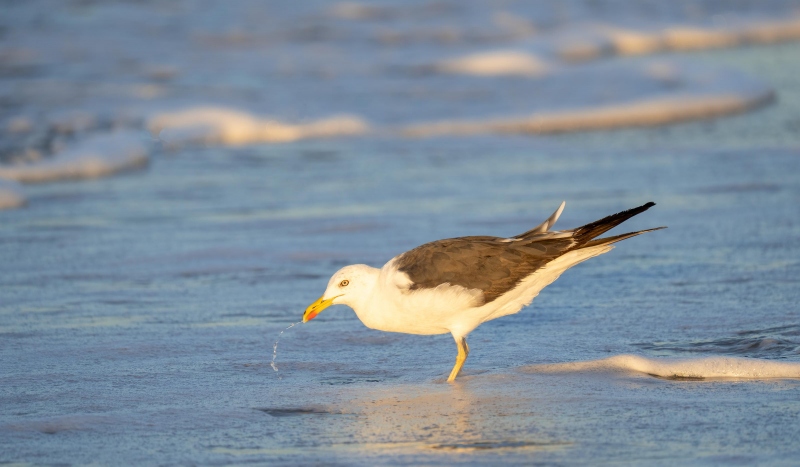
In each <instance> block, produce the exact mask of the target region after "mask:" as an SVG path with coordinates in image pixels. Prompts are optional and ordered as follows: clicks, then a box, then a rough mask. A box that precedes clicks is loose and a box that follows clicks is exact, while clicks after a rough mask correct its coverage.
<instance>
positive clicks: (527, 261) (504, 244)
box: [395, 202, 663, 303]
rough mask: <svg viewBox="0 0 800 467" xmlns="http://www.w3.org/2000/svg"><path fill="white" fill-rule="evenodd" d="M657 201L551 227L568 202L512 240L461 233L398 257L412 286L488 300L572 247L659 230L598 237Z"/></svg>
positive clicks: (610, 241)
mask: <svg viewBox="0 0 800 467" xmlns="http://www.w3.org/2000/svg"><path fill="white" fill-rule="evenodd" d="M654 205H655V203H653V202H649V203H646V204H644V205H642V206H639V207H637V208H633V209H629V210H627V211H622V212H618V213H616V214H612V215H610V216H607V217H604V218H602V219H600V220H597V221H595V222H592V223H589V224H586V225H584V226H582V227H578V228H577V229H571V230H563V231H558V232H554V231H549V229H550V227H552V225H553V223H555V221H556V219H558V216H559V215H560V214H561V211H562V209H563V208H564V203H562V204H561V206H559V208H558V209H557V210H556V212H554V213H553V215H552V216H550V218H549V219H547V220H546V221H545V222H544V223H542V224H541V225H539V226H537V227H535V228H534V229H532V230H529V231H527V232H525V233H523V234H520V235H517V236H515V237H513V238H498V237H459V238H449V239H446V240H438V241H435V242H431V243H426V244H424V245H421V246H418V247H417V248H414V249H413V250H410V251H408V252H406V253H403V254H402V255H400V256H399V257H398V258H397V259H396V260H395V265H396V266H397V268H398V269H399V270H400V271H403V272H405V273H406V274H408V277H409V279H411V282H412V284H411V285H410V289H411V290H416V289H424V288H435V287H437V286H439V285H441V284H444V283H450V284H452V285H459V286H461V287H464V288H467V289H479V290H481V291H482V292H483V298H484V303H489V302H491V301H493V300H495V299H497V297H499V296H500V295H502V294H504V293H505V292H507V291H509V290H511V289H513V288H514V287H515V286H516V285H517V284H519V282H520V281H522V280H523V279H524V278H526V277H528V276H529V275H531V274H533V273H534V272H535V271H536V270H537V269H539V268H541V267H543V266H544V265H546V264H547V263H549V262H550V261H552V260H554V259H556V258H558V257H559V256H561V255H563V254H564V253H567V252H568V251H570V250H575V249H579V248H585V247H590V246H595V245H599V244H604V243H616V242H618V241H621V240H624V239H626V238H630V237H634V236H636V235H639V234H642V233H645V232H650V231H653V230H658V229H660V228H663V227H659V228H656V229H647V230H640V231H638V232H630V233H627V234H622V235H617V236H615V237H607V238H602V239H597V240H595V238H596V237H598V236H600V235H602V234H603V233H605V232H607V231H608V230H610V229H612V228H614V227H616V226H617V225H619V224H621V223H623V222H625V221H626V220H628V219H630V218H631V217H633V216H635V215H637V214H640V213H642V212H644V211H646V210H648V209H650V208H651V207H652V206H654Z"/></svg>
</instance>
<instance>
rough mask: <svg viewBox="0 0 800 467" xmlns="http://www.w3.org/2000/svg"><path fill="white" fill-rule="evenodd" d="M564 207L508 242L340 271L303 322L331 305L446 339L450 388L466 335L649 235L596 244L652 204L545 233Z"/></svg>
mask: <svg viewBox="0 0 800 467" xmlns="http://www.w3.org/2000/svg"><path fill="white" fill-rule="evenodd" d="M565 205H566V202H562V203H561V205H560V206H559V208H558V209H557V210H556V211H555V212H554V213H553V214H552V215H551V216H550V217H549V218H547V220H545V221H544V222H542V223H541V224H539V225H538V226H536V227H534V228H533V229H531V230H528V231H527V232H525V233H522V234H519V235H516V236H513V237H510V238H502V237H490V236H471V237H458V238H448V239H444V240H436V241H433V242H430V243H426V244H424V245H420V246H418V247H416V248H414V249H412V250H409V251H407V252H405V253H402V254H400V255H397V256H395V257H394V258H392V259H391V260H389V262H387V263H386V264H385V265H384V266H383V267H381V268H373V267H371V266H367V265H365V264H353V265H350V266H345V267H343V268H342V269H340V270H338V271H337V272H336V273H335V274H334V275H333V276H332V277H331V279H330V281H329V282H328V287H327V288H326V289H325V293H324V294H322V296H321V297H320V298H319V299H318V300H317V301H315V302H314V303H312V304H311V305H310V306H309V307H308V308H306V311H305V313H304V314H303V322H304V323H307V322H308V321H310V320H312V319H314V317H315V316H317V315H318V314H319V313H320V312H321V311H322V310H324V309H325V308H327V307H329V306H331V305H339V304H341V305H347V306H349V307H351V308H352V309H353V310H354V311H355V313H356V315H357V316H358V319H360V320H361V322H362V323H364V325H365V326H367V327H368V328H372V329H378V330H381V331H387V332H401V333H407V334H423V335H432V334H447V333H450V334H452V336H453V339H455V341H456V348H457V351H458V354H457V356H456V363H455V366H454V367H453V370H452V371H451V372H450V376H449V377H448V378H447V381H448V382H453V381H455V379H456V376H458V374H459V373H460V372H461V368H462V367H463V366H464V362H465V361H466V360H467V356H468V355H469V346H467V335H468V334H469V333H470V332H472V330H474V329H475V328H477V327H478V326H479V325H481V324H482V323H485V322H486V321H490V320H493V319H497V318H500V317H503V316H506V315H511V314H514V313H517V312H519V311H520V310H521V309H522V308H523V307H525V306H527V305H529V304H530V303H531V302H532V301H533V299H534V298H535V297H536V296H537V295H538V294H539V292H540V291H541V290H542V289H543V288H545V287H547V286H548V285H550V284H551V283H552V282H553V281H555V280H556V279H558V277H559V276H560V275H561V273H563V272H564V271H566V270H567V269H569V268H571V267H572V266H575V265H576V264H578V263H582V262H583V261H586V260H587V259H589V258H593V257H595V256H598V255H602V254H603V253H607V252H609V251H610V250H611V249H613V248H614V244H615V243H617V242H619V241H621V240H625V239H628V238H631V237H635V236H637V235H640V234H643V233H645V232H652V231H654V230H660V229H664V228H666V227H656V228H653V229H647V230H639V231H637V232H629V233H625V234H622V235H616V236H613V237H606V238H597V237H599V236H600V235H602V234H603V233H605V232H607V231H608V230H611V229H612V228H614V227H616V226H617V225H619V224H621V223H623V222H625V221H626V220H628V219H630V218H631V217H633V216H635V215H637V214H640V213H642V212H644V211H646V210H648V209H649V208H651V207H652V206H655V203H653V202H649V203H647V204H644V205H642V206H639V207H637V208H633V209H629V210H627V211H623V212H620V213H617V214H612V215H610V216H608V217H604V218H603V219H600V220H598V221H595V222H592V223H589V224H586V225H584V226H582V227H578V228H575V229H571V230H560V231H559V230H550V228H551V227H553V224H555V222H556V220H557V219H558V217H559V216H560V215H561V212H562V211H563V210H564V206H565Z"/></svg>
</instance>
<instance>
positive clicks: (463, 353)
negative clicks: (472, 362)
mask: <svg viewBox="0 0 800 467" xmlns="http://www.w3.org/2000/svg"><path fill="white" fill-rule="evenodd" d="M454 337H455V336H454ZM456 347H457V348H458V355H456V365H455V366H454V367H453V371H451V372H450V376H449V377H448V378H447V382H448V383H452V382H453V381H455V380H456V376H458V374H459V373H460V372H461V367H463V366H464V362H466V361H467V356H469V346H468V345H467V338H466V337H456Z"/></svg>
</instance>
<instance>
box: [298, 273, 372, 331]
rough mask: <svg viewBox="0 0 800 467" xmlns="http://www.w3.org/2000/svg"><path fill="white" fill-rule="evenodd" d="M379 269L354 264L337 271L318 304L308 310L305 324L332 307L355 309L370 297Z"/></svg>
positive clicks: (304, 320)
mask: <svg viewBox="0 0 800 467" xmlns="http://www.w3.org/2000/svg"><path fill="white" fill-rule="evenodd" d="M378 271H379V270H378V269H375V268H373V267H370V266H367V265H366V264H353V265H350V266H345V267H343V268H342V269H339V270H338V271H336V273H335V274H334V275H333V276H331V280H329V281H328V287H327V288H326V289H325V293H324V294H322V296H321V297H319V299H317V301H316V302H314V303H312V304H311V305H309V306H308V308H306V312H305V313H304V314H303V322H304V323H307V322H309V321H311V320H312V319H314V317H315V316H317V315H318V314H319V313H320V312H321V311H322V310H324V309H325V308H328V307H329V306H331V305H349V306H350V307H352V308H355V306H356V305H357V304H359V303H360V302H361V301H362V300H363V299H365V298H366V297H368V296H369V294H370V292H371V291H372V288H373V286H374V285H375V278H376V276H377V273H378Z"/></svg>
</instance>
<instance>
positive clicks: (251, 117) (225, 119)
mask: <svg viewBox="0 0 800 467" xmlns="http://www.w3.org/2000/svg"><path fill="white" fill-rule="evenodd" d="M147 127H148V129H149V130H150V132H151V133H152V134H153V136H157V137H158V138H159V139H160V140H161V141H163V142H164V143H165V144H167V145H168V146H172V147H175V146H181V145H184V144H198V143H201V144H224V145H231V146H238V145H245V144H255V143H265V142H271V143H282V142H290V141H297V140H300V139H306V138H328V137H334V136H349V135H358V134H362V133H364V132H366V131H367V129H368V128H369V125H367V123H366V122H365V121H364V120H362V119H360V118H358V117H354V116H350V115H339V116H333V117H330V118H326V119H322V120H316V121H313V122H310V123H303V124H289V123H284V122H280V121H277V120H274V119H270V118H266V117H262V116H259V115H256V114H253V113H250V112H247V111H244V110H239V109H234V108H229V107H212V106H200V107H191V108H186V109H183V110H177V111H170V112H161V113H156V114H154V115H152V116H151V117H150V118H149V119H148V121H147Z"/></svg>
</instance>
